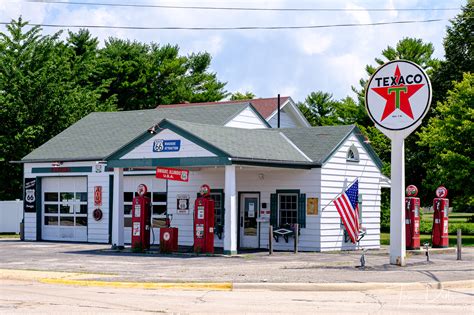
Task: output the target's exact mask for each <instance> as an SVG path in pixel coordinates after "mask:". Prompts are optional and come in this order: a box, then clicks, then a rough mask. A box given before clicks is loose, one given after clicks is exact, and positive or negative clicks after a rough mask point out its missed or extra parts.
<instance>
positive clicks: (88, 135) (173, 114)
mask: <svg viewBox="0 0 474 315" xmlns="http://www.w3.org/2000/svg"><path fill="white" fill-rule="evenodd" d="M247 106H249V104H248V103H245V102H244V103H241V104H229V105H227V104H219V105H207V106H206V107H205V108H206V110H203V109H202V107H198V106H195V107H182V108H179V107H178V108H166V106H161V107H158V108H157V109H148V110H137V111H125V112H97V113H91V114H89V115H87V116H86V117H84V118H82V119H81V120H79V121H78V122H77V123H75V124H73V125H72V126H70V127H69V128H67V129H66V130H64V131H63V132H61V133H60V134H58V135H57V136H56V137H54V138H52V139H51V140H49V141H48V142H46V143H44V144H43V145H42V146H40V147H39V148H37V149H36V150H34V151H33V152H31V153H30V154H28V155H27V156H25V157H24V158H23V159H22V161H23V162H34V161H38V162H39V161H70V160H75V161H80V160H83V161H87V160H102V159H104V158H106V157H107V156H109V155H111V154H112V153H114V152H115V151H117V150H118V149H119V148H121V147H123V146H124V145H126V144H127V143H129V142H130V141H131V140H133V139H135V138H136V137H138V136H139V135H140V134H142V133H143V132H144V131H145V130H147V129H148V128H149V127H151V126H152V125H154V124H156V123H158V122H159V121H161V120H163V119H164V118H170V119H178V120H184V121H189V122H200V123H203V124H210V125H224V124H225V123H227V122H228V121H229V120H231V119H232V118H233V117H235V116H236V115H237V114H238V113H240V112H241V111H242V110H243V109H245V108H246V107H247Z"/></svg>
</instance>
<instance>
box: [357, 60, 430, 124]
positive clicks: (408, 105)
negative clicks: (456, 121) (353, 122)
mask: <svg viewBox="0 0 474 315" xmlns="http://www.w3.org/2000/svg"><path fill="white" fill-rule="evenodd" d="M365 103H366V107H367V112H368V113H369V116H370V118H371V119H372V120H373V121H374V123H375V124H377V125H379V126H380V127H382V128H384V129H388V130H395V131H396V130H403V129H407V128H409V127H411V126H413V125H415V124H416V123H417V122H418V121H420V120H421V119H422V118H423V117H424V116H425V115H426V113H427V112H428V109H429V107H430V104H431V84H430V81H429V79H428V76H427V75H426V73H425V72H424V71H423V69H422V68H421V67H420V66H418V65H417V64H415V63H413V62H410V61H406V60H397V61H392V62H389V63H386V64H384V65H383V66H381V67H380V68H378V69H377V71H375V73H374V74H373V75H372V77H371V78H370V81H369V84H368V85H367V90H366V93H365Z"/></svg>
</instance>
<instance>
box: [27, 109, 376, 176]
mask: <svg viewBox="0 0 474 315" xmlns="http://www.w3.org/2000/svg"><path fill="white" fill-rule="evenodd" d="M247 106H249V104H248V103H242V104H240V105H236V104H230V105H225V104H219V105H215V106H214V105H206V106H205V110H204V109H203V108H202V107H198V106H194V107H174V108H166V107H159V108H158V109H150V110H139V111H127V112H100V113H91V114H90V115H88V116H86V117H84V118H83V119H81V120H80V121H78V122H77V123H75V124H74V125H72V126H71V127H69V128H67V129H66V130H64V131H63V132H61V133H60V134H59V135H57V136H56V137H54V138H53V139H51V140H49V141H48V142H46V143H45V144H43V145H42V146H40V147H39V148H38V149H36V150H34V151H33V152H31V153H30V154H28V155H27V156H25V157H24V158H23V159H22V162H41V161H87V160H96V161H97V160H106V159H107V158H109V157H111V156H112V155H114V157H111V159H114V158H116V157H117V156H120V155H121V153H120V152H122V151H124V150H125V151H126V150H128V148H127V147H129V146H131V144H132V143H134V140H135V142H136V141H137V139H141V137H143V135H144V134H146V132H147V130H148V129H149V128H150V127H152V126H154V125H156V124H157V123H160V124H161V123H164V122H166V123H168V124H170V129H172V128H175V129H177V131H182V132H185V133H186V134H187V135H190V136H191V137H194V138H196V139H198V140H200V141H201V142H204V143H207V144H208V145H209V146H210V147H213V148H215V149H216V150H218V151H220V152H223V153H224V155H225V156H228V157H230V158H232V159H233V160H235V161H237V162H238V161H241V162H247V163H249V162H252V161H257V162H260V163H261V162H266V163H271V162H282V163H286V164H298V165H303V166H304V167H315V166H321V165H322V164H324V162H325V161H326V160H327V159H328V158H329V157H330V156H331V155H332V153H333V152H334V151H335V150H336V149H337V148H338V147H339V145H340V144H341V143H342V142H343V141H344V140H345V139H346V138H347V137H348V136H349V135H350V134H351V133H352V132H354V133H355V134H356V136H357V135H359V134H360V131H358V129H357V127H355V126H325V127H309V128H304V127H303V128H281V129H271V128H268V129H240V128H231V127H224V125H225V124H226V123H227V122H228V121H229V120H231V119H232V118H233V117H235V116H236V115H237V114H238V113H240V112H241V111H242V110H243V109H245V108H246V107H247ZM178 133H179V132H178ZM358 137H360V136H358ZM191 141H192V139H191ZM361 142H362V144H363V145H364V146H366V148H367V151H368V152H369V154H371V155H372V157H373V158H374V160H375V162H376V163H377V164H378V165H379V166H380V167H381V162H380V160H379V159H378V157H377V156H376V155H375V153H374V151H373V149H372V148H371V147H370V146H368V145H367V144H365V143H364V141H361ZM132 149H133V148H132Z"/></svg>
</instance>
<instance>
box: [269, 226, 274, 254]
mask: <svg viewBox="0 0 474 315" xmlns="http://www.w3.org/2000/svg"><path fill="white" fill-rule="evenodd" d="M268 255H273V225H271V224H270V226H269V228H268Z"/></svg>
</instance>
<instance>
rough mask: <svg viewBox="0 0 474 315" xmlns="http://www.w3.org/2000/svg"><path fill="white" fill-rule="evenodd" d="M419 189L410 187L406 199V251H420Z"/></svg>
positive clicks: (413, 186)
mask: <svg viewBox="0 0 474 315" xmlns="http://www.w3.org/2000/svg"><path fill="white" fill-rule="evenodd" d="M417 194H418V188H416V186H415V185H409V186H408V187H407V189H406V195H407V197H406V198H405V236H406V249H420V198H417V197H416V195H417Z"/></svg>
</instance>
